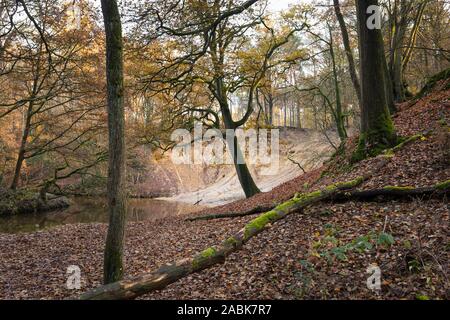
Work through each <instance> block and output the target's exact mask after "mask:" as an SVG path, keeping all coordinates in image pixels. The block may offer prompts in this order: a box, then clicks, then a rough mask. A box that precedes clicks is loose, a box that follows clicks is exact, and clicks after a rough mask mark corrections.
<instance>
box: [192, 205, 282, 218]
mask: <svg viewBox="0 0 450 320" xmlns="http://www.w3.org/2000/svg"><path fill="white" fill-rule="evenodd" d="M275 207H276V206H275V205H273V206H256V207H253V208H251V209H249V210H245V211H237V212H225V213H213V214H208V215H204V216H198V217H191V218H186V219H185V221H196V220H212V219H222V218H235V217H243V216H249V215H252V214H257V213H261V212H265V211H269V210H272V209H273V208H275Z"/></svg>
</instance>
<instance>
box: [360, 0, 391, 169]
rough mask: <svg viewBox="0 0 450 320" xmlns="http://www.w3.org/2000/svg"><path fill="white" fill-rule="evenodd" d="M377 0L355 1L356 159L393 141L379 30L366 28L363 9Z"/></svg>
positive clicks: (365, 9)
mask: <svg viewBox="0 0 450 320" xmlns="http://www.w3.org/2000/svg"><path fill="white" fill-rule="evenodd" d="M371 5H378V0H364V1H363V0H357V1H356V8H357V18H358V31H359V54H360V64H361V71H360V74H361V101H362V105H361V135H360V143H359V147H358V150H357V154H356V159H355V160H358V158H362V157H364V156H366V155H370V156H373V155H376V154H378V153H379V152H380V151H381V150H383V149H385V148H387V147H391V146H393V145H394V144H395V143H396V140H397V138H396V134H395V129H394V125H393V122H392V119H391V116H390V112H389V106H388V101H387V93H386V83H385V82H386V77H385V63H386V62H385V56H384V52H383V38H382V34H381V30H380V29H377V28H374V29H369V28H368V26H367V20H368V18H369V16H370V15H369V14H368V13H367V8H368V7H369V6H371Z"/></svg>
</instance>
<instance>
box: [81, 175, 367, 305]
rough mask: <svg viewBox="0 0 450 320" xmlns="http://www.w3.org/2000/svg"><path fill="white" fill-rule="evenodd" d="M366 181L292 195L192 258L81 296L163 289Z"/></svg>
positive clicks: (126, 295)
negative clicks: (273, 226) (304, 210)
mask: <svg viewBox="0 0 450 320" xmlns="http://www.w3.org/2000/svg"><path fill="white" fill-rule="evenodd" d="M365 180H366V178H365V177H360V178H357V179H355V180H353V181H349V182H344V183H337V184H333V185H330V186H328V187H326V188H325V189H323V190H319V191H315V192H311V193H307V194H302V195H299V196H298V197H294V198H292V199H291V200H289V201H286V202H284V203H282V204H280V205H278V206H277V207H275V208H274V209H273V210H271V211H268V212H266V213H263V214H261V215H259V216H258V217H256V218H255V219H253V220H251V221H250V222H249V223H247V224H246V225H245V226H244V228H242V229H241V230H239V231H238V232H237V233H236V234H235V235H233V236H231V237H229V238H228V239H226V240H225V241H223V242H222V243H221V244H220V245H218V246H213V247H209V248H207V249H205V250H203V251H201V252H200V253H198V254H196V255H195V256H193V257H190V258H186V259H182V260H180V261H176V262H173V263H169V264H166V265H163V266H162V267H160V268H159V269H157V270H155V271H153V272H151V273H148V274H145V275H142V276H139V277H136V278H133V279H130V280H122V281H118V282H114V283H110V284H107V285H103V286H100V287H98V288H96V289H93V290H91V291H89V292H86V293H85V294H83V295H82V296H81V297H80V299H102V300H103V299H104V300H106V299H117V300H120V299H134V298H136V297H138V296H141V295H143V294H146V293H149V292H152V291H154V290H160V289H163V288H164V287H166V286H167V285H169V284H170V283H173V282H175V281H177V280H178V279H181V278H183V277H185V276H187V275H189V274H191V273H194V272H198V271H201V270H203V269H206V268H209V267H211V266H213V265H215V264H217V263H223V262H224V261H225V259H226V257H227V256H228V255H230V254H231V253H232V252H234V251H237V250H239V249H241V248H242V246H243V245H244V244H245V243H246V242H248V241H249V240H250V239H251V238H253V237H254V236H256V235H257V234H259V233H260V232H262V231H263V230H264V229H266V228H267V227H269V226H270V225H271V224H272V223H274V222H276V221H278V220H280V219H283V218H284V217H286V216H287V215H289V214H291V213H293V212H296V211H299V210H301V209H302V208H304V207H306V206H308V205H310V204H312V203H315V202H319V201H322V200H323V199H326V198H328V197H330V196H332V195H333V194H335V193H337V192H339V191H342V190H349V189H351V188H354V187H356V186H358V185H360V184H361V183H362V182H364V181H365Z"/></svg>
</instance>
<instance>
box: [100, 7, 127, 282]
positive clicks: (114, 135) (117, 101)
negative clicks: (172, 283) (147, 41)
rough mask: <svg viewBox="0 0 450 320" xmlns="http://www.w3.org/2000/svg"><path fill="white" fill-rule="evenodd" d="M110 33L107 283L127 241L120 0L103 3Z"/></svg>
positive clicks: (119, 271) (119, 270) (118, 274)
mask: <svg viewBox="0 0 450 320" xmlns="http://www.w3.org/2000/svg"><path fill="white" fill-rule="evenodd" d="M101 5H102V12H103V20H104V24H105V34H106V79H107V90H108V129H109V163H108V186H107V190H108V213H109V227H108V234H107V236H106V245H105V257H104V258H105V260H104V274H103V281H104V283H105V284H107V283H111V282H115V281H119V280H121V279H122V276H123V261H122V260H123V242H124V230H125V215H126V194H125V137H124V134H125V129H124V127H125V115H124V96H123V95H124V86H123V47H122V26H121V22H120V15H119V9H118V7H117V2H116V0H102V1H101Z"/></svg>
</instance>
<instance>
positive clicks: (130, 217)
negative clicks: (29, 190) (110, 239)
mask: <svg viewBox="0 0 450 320" xmlns="http://www.w3.org/2000/svg"><path fill="white" fill-rule="evenodd" d="M70 200H71V201H72V205H71V206H70V207H69V208H67V209H65V210H58V211H52V212H47V213H37V214H22V215H14V216H9V217H0V232H3V233H18V232H34V231H38V230H42V229H48V228H51V227H54V226H57V225H61V224H70V223H90V222H108V213H107V202H106V199H105V198H98V197H75V198H71V199H70ZM200 208H201V207H200V206H194V205H190V204H186V203H180V202H169V201H163V200H155V199H128V212H127V221H143V220H156V219H160V218H164V217H168V216H177V215H181V214H186V213H189V212H193V211H196V210H199V209H200Z"/></svg>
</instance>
